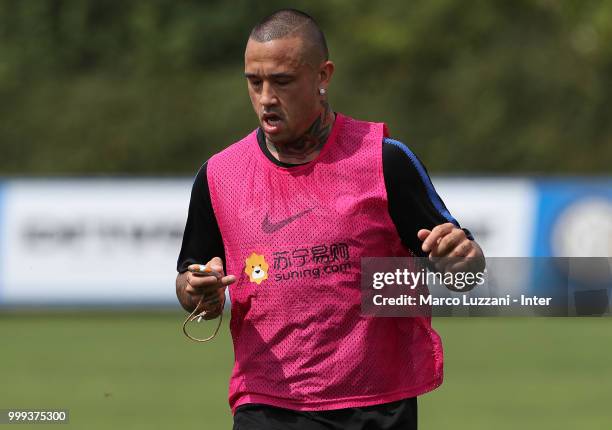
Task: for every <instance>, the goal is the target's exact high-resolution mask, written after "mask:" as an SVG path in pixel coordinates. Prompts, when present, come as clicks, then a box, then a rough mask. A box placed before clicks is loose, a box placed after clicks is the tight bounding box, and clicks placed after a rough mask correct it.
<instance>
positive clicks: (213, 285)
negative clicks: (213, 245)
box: [185, 257, 236, 320]
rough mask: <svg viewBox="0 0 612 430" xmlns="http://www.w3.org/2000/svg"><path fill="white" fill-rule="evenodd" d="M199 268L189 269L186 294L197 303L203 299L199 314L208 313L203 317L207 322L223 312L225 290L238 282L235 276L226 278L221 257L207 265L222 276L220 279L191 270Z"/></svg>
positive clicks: (194, 266) (193, 265) (198, 310)
mask: <svg viewBox="0 0 612 430" xmlns="http://www.w3.org/2000/svg"><path fill="white" fill-rule="evenodd" d="M197 266H199V265H196V264H192V265H190V266H189V267H188V269H189V272H187V285H186V286H185V292H186V293H187V294H189V295H190V296H191V297H192V298H193V299H194V301H195V302H196V303H198V302H199V301H200V299H202V303H201V304H200V306H199V307H198V309H197V313H201V312H202V311H206V314H205V315H204V316H203V318H204V319H205V320H210V319H214V318H217V317H218V316H219V315H220V314H221V312H223V303H224V296H225V289H226V288H227V286H228V285H231V284H233V283H234V282H236V277H235V276H234V275H228V276H225V272H224V270H223V260H221V258H219V257H214V258H213V259H212V260H210V261H209V262H208V263H206V266H207V267H208V268H210V269H211V270H212V271H214V272H218V273H219V274H220V275H221V276H220V277H219V278H218V277H216V276H213V275H212V274H207V273H206V272H192V271H191V270H197Z"/></svg>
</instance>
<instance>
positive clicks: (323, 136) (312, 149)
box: [266, 99, 336, 164]
mask: <svg viewBox="0 0 612 430" xmlns="http://www.w3.org/2000/svg"><path fill="white" fill-rule="evenodd" d="M321 106H322V107H323V109H322V110H321V114H320V115H319V116H318V117H317V119H316V120H315V121H314V122H313V123H312V125H311V126H310V127H309V128H308V130H306V132H305V133H304V134H303V135H302V137H300V138H299V139H297V140H295V141H293V142H289V143H285V144H282V145H274V144H273V143H272V142H270V141H268V139H266V146H267V147H268V150H269V151H270V152H271V153H272V155H274V156H275V157H276V158H277V159H278V160H279V161H282V162H285V163H291V164H301V163H307V162H309V161H311V160H313V159H314V158H315V157H316V156H317V155H318V154H319V152H320V151H321V149H322V148H323V145H325V142H327V138H328V137H329V134H330V133H331V129H332V126H333V125H334V120H335V119H336V115H335V114H334V113H333V112H332V110H331V109H330V107H329V103H328V102H327V100H325V99H324V100H322V101H321Z"/></svg>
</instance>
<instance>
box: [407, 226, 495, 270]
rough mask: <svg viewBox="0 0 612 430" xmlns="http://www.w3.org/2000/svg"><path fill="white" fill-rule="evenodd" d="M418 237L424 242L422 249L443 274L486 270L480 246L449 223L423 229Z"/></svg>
mask: <svg viewBox="0 0 612 430" xmlns="http://www.w3.org/2000/svg"><path fill="white" fill-rule="evenodd" d="M417 236H418V238H419V239H420V240H422V241H423V244H422V246H421V249H422V250H423V252H425V253H426V254H427V255H428V257H429V259H430V260H431V261H432V262H434V263H435V265H436V268H437V269H438V270H440V271H442V272H459V271H469V272H479V271H482V270H484V266H485V259H484V254H483V253H482V249H481V248H480V246H478V244H477V243H476V242H475V241H473V240H470V239H468V238H467V236H466V234H465V232H464V231H463V230H461V229H460V228H458V227H457V226H455V225H454V224H452V223H450V222H447V223H445V224H440V225H437V226H435V227H434V228H433V229H432V230H427V229H421V230H419V231H418V233H417Z"/></svg>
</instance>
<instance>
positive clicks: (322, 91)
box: [319, 88, 327, 96]
mask: <svg viewBox="0 0 612 430" xmlns="http://www.w3.org/2000/svg"><path fill="white" fill-rule="evenodd" d="M319 94H321V95H322V96H324V95H325V94H327V90H326V89H325V88H319Z"/></svg>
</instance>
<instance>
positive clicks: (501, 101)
mask: <svg viewBox="0 0 612 430" xmlns="http://www.w3.org/2000/svg"><path fill="white" fill-rule="evenodd" d="M284 6H285V4H284V3H283V2H280V1H274V2H265V3H263V4H262V3H261V2H257V3H254V2H247V1H246V0H239V1H234V2H222V1H216V0H215V1H212V0H209V1H205V2H203V1H197V0H182V1H180V2H176V1H171V0H150V1H145V0H137V1H131V2H111V1H104V0H82V1H76V0H72V1H70V0H46V1H36V0H30V1H27V0H26V1H18V0H0V100H2V103H0V149H1V150H2V157H0V173H1V174H4V175H31V174H41V175H54V174H78V175H82V174H155V175H158V174H169V175H174V174H189V175H191V174H193V173H194V172H195V170H196V169H197V168H198V166H199V165H200V164H201V163H202V161H203V160H205V159H206V158H207V157H208V156H210V155H211V154H212V153H214V152H216V151H218V150H220V149H221V148H223V147H225V146H226V145H228V144H230V143H231V142H233V141H234V140H236V139H237V138H239V137H241V136H242V135H244V134H245V133H246V132H248V131H249V130H250V129H252V128H253V127H255V126H256V119H255V117H254V115H253V114H252V112H251V108H250V104H249V100H248V97H247V94H246V84H245V82H244V78H243V77H242V68H243V64H242V62H243V51H244V45H245V42H246V38H247V37H248V33H249V31H250V29H251V27H252V26H253V25H254V24H255V23H256V21H257V20H259V19H260V18H262V17H263V16H265V15H266V14H268V13H270V12H272V11H274V10H276V9H279V8H281V7H284ZM295 7H297V8H300V9H303V10H305V11H307V12H309V13H311V14H312V15H313V16H314V17H315V18H316V19H317V20H318V21H319V23H320V24H321V26H322V28H323V29H324V31H325V33H326V35H327V38H328V42H329V45H330V50H331V55H332V59H333V60H334V61H335V62H336V65H337V73H336V76H335V77H334V82H333V84H332V87H331V89H330V90H331V91H330V92H331V99H332V106H333V107H334V108H335V109H336V110H338V111H341V112H345V113H347V114H349V115H352V116H355V117H358V118H364V119H370V120H384V121H386V122H387V123H388V124H389V125H390V129H391V132H392V134H393V135H394V136H395V137H397V138H399V139H401V140H403V141H404V142H406V143H407V144H409V145H410V146H411V147H412V148H413V149H414V150H415V151H416V152H417V153H418V154H419V155H420V157H421V158H422V159H424V161H425V163H426V164H427V165H428V167H429V169H430V170H431V171H434V172H438V173H439V172H444V173H535V174H539V173H546V174H593V173H608V174H609V173H610V167H609V166H610V165H612V121H610V120H609V118H608V112H607V107H608V105H609V104H610V102H611V101H612V85H611V84H612V43H611V42H612V3H610V2H606V1H590V0H589V1H583V2H575V1H571V0H567V1H553V0H517V1H513V2H507V1H503V0H496V1H485V0H474V1H471V2H459V1H453V0H430V1H424V0H419V1H411V2H403V1H400V0H392V1H387V2H384V3H380V4H374V3H372V2H368V1H365V0H357V1H348V0H333V1H327V2H306V1H298V2H296V3H295Z"/></svg>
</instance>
